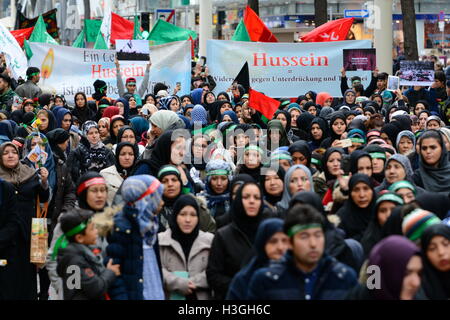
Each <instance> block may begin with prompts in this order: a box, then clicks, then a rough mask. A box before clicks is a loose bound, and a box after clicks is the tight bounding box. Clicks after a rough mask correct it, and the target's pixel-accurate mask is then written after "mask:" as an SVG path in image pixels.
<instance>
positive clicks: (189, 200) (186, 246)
mask: <svg viewBox="0 0 450 320" xmlns="http://www.w3.org/2000/svg"><path fill="white" fill-rule="evenodd" d="M187 206H191V207H193V208H194V209H195V212H197V217H198V218H199V219H198V221H197V225H196V226H195V228H194V230H192V232H191V233H189V234H187V233H184V232H183V231H182V230H181V229H180V226H179V225H178V223H177V216H178V214H179V213H180V211H181V210H182V209H183V208H184V207H187ZM169 226H170V230H171V231H172V239H174V240H176V241H178V243H179V244H180V245H181V248H182V249H183V253H184V256H185V258H186V261H187V260H188V258H189V253H190V252H191V248H192V245H193V244H194V241H195V239H197V237H198V234H199V232H200V217H199V208H198V204H197V201H196V200H195V199H194V197H193V196H191V195H188V194H184V195H182V196H180V197H179V198H178V199H177V201H175V204H174V205H173V214H172V216H171V218H170V219H169Z"/></svg>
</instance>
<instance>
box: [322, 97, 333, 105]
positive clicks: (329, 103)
mask: <svg viewBox="0 0 450 320" xmlns="http://www.w3.org/2000/svg"><path fill="white" fill-rule="evenodd" d="M332 103H333V99H331V98H329V99H327V100H325V102H324V103H323V106H324V107H330V106H331V104H332Z"/></svg>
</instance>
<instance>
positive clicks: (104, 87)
mask: <svg viewBox="0 0 450 320" xmlns="http://www.w3.org/2000/svg"><path fill="white" fill-rule="evenodd" d="M106 88H108V85H104V86H103V87H101V88H99V89H98V92H100V93H103V91H105V89H106Z"/></svg>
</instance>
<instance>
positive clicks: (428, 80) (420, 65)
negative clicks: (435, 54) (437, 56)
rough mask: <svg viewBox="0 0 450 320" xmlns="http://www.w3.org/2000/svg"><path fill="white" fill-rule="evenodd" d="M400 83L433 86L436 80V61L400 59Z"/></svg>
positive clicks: (403, 84)
mask: <svg viewBox="0 0 450 320" xmlns="http://www.w3.org/2000/svg"><path fill="white" fill-rule="evenodd" d="M399 77H400V85H402V86H431V85H432V84H433V82H434V62H432V61H412V60H411V61H410V60H403V61H400V72H399Z"/></svg>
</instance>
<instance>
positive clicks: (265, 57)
mask: <svg viewBox="0 0 450 320" xmlns="http://www.w3.org/2000/svg"><path fill="white" fill-rule="evenodd" d="M361 48H371V42H370V41H369V40H351V41H333V42H315V43H264V42H243V41H223V40H208V44H207V58H208V62H207V64H208V67H209V73H210V74H211V75H212V76H213V78H214V80H215V81H216V83H217V87H216V88H215V89H214V92H215V93H218V92H220V91H226V90H227V89H228V88H229V87H230V86H231V84H232V82H233V80H234V79H235V78H236V76H237V75H238V73H239V71H240V70H241V68H242V66H243V65H244V63H245V62H246V61H247V62H248V66H249V73H250V85H251V86H252V88H253V89H255V90H257V91H260V92H263V93H264V94H266V95H268V96H270V97H273V98H281V97H297V96H299V95H302V94H305V93H306V92H308V91H310V90H312V91H315V92H321V91H326V92H328V93H330V94H331V95H332V96H334V97H342V93H341V89H340V75H341V73H340V69H341V68H342V66H343V49H361ZM370 73H371V72H370V71H352V72H347V77H348V78H350V77H352V76H353V75H359V76H361V78H362V84H363V85H364V87H367V86H368V84H369V83H370V79H371V76H370Z"/></svg>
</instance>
